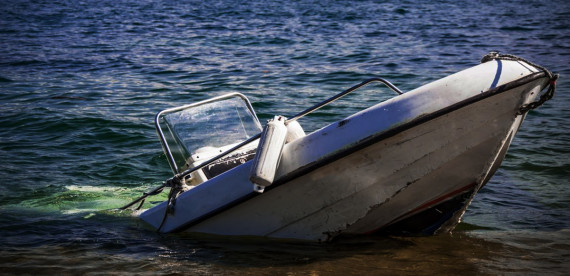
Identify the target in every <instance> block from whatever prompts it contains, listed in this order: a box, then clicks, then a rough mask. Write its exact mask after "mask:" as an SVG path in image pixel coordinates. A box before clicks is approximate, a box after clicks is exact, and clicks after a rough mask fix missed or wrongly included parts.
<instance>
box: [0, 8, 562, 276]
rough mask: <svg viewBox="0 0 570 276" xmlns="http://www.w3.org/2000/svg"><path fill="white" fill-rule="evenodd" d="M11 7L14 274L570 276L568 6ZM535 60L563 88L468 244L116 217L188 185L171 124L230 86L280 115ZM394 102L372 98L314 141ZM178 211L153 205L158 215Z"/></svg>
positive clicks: (446, 238)
mask: <svg viewBox="0 0 570 276" xmlns="http://www.w3.org/2000/svg"><path fill="white" fill-rule="evenodd" d="M426 2H427V1H404V2H400V1H298V2H289V1H248V2H246V3H240V2H238V1H230V0H221V1H203V2H201V1H162V2H159V1H101V0H98V1H92V0H84V1H22V0H13V1H4V2H3V3H2V5H0V114H1V115H0V274H21V273H29V274H62V273H63V274H88V273H102V274H109V273H119V274H125V273H133V274H145V273H148V274H163V273H164V274H172V273H185V274H223V275H226V274H244V273H250V274H294V275H297V274H300V275H323V274H324V275H329V274H347V273H350V274H365V275H366V274H368V275H370V274H436V273H446V274H457V273H470V274H471V273H472V274H509V273H516V274H526V273H531V274H544V273H547V272H548V273H554V274H564V273H566V271H567V269H568V268H569V265H568V261H569V260H570V188H569V187H570V186H569V184H570V180H569V178H570V177H569V176H570V126H569V125H568V122H569V120H570V108H569V106H570V96H569V94H570V83H569V82H568V81H567V76H570V68H569V65H570V31H569V30H570V4H569V2H567V1H563V0H555V1H549V2H542V1H508V2H506V3H503V2H502V1H479V2H470V1H465V2H461V1H440V2H438V3H426ZM492 50H499V51H501V52H505V53H511V54H516V55H520V56H522V57H525V58H527V59H530V60H532V61H534V62H536V63H539V64H541V65H543V66H545V67H547V68H549V69H550V70H552V71H555V72H558V73H560V74H561V79H560V80H559V82H558V93H557V95H556V96H555V98H554V99H553V100H551V101H549V102H547V103H546V104H545V105H544V106H542V107H540V108H539V109H537V110H535V111H531V112H530V113H529V115H528V117H527V119H526V121H525V123H524V125H523V128H522V129H521V130H520V132H519V133H518V135H517V137H516V138H515V140H514V142H513V145H512V146H511V148H510V150H509V153H508V155H507V158H506V160H505V161H504V162H503V165H502V167H501V168H500V169H499V171H498V172H497V174H496V175H495V177H494V178H493V179H492V180H491V181H490V183H489V184H488V185H487V186H486V187H485V188H484V189H483V190H482V191H481V192H480V193H479V194H478V195H477V196H476V197H475V200H474V202H473V204H472V205H471V207H470V208H469V209H468V211H467V213H466V214H465V216H464V220H463V223H461V224H460V225H459V227H458V228H457V229H456V230H455V231H454V233H453V234H452V235H443V236H436V237H363V238H356V239H350V240H344V241H338V242H336V243H332V244H326V245H322V244H304V243H283V242H275V241H267V240H257V239H251V240H250V239H245V240H244V239H232V238H222V237H210V236H198V235H188V234H176V235H158V234H156V233H154V232H153V231H152V229H150V228H148V227H147V226H146V225H144V224H143V223H142V222H141V221H139V219H137V218H136V216H135V214H133V213H131V212H117V211H112V210H111V209H113V208H116V207H119V206H121V205H122V204H125V203H127V202H129V201H130V200H131V199H133V198H134V197H136V196H138V195H140V193H141V192H143V191H146V190H148V189H150V188H152V187H154V186H157V185H159V183H160V182H161V181H163V180H164V179H166V178H168V177H169V176H170V170H169V168H168V164H167V162H166V158H165V156H164V154H162V150H161V147H160V144H159V142H158V140H157V138H156V135H155V133H154V129H153V127H152V122H153V118H154V115H155V114H156V112H158V111H160V110H162V109H164V108H167V107H172V106H176V105H181V104H186V103H191V102H194V101H198V100H202V99H205V98H209V97H212V96H216V95H220V94H223V93H227V92H232V91H237V92H241V93H244V94H245V95H247V96H248V97H249V98H250V100H251V101H252V102H253V104H254V108H255V109H256V111H257V112H258V115H259V116H260V118H261V119H262V121H263V120H265V119H268V118H270V116H272V115H274V114H283V115H292V114H296V113H297V112H299V111H301V110H304V109H305V108H307V107H308V106H310V105H311V104H314V103H317V102H319V101H321V100H323V99H325V98H327V97H328V96H331V95H333V94H335V93H337V92H340V91H342V90H343V89H346V88H348V87H350V86H352V85H354V84H357V83H359V82H360V81H362V80H364V79H367V78H370V77H374V76H381V77H384V78H387V79H389V80H391V81H392V82H393V83H394V84H396V85H397V86H399V87H400V88H401V89H402V90H404V91H406V90H411V89H413V88H415V87H418V86H420V85H422V84H425V83H427V82H429V81H432V80H435V79H438V78H441V77H444V76H446V75H448V74H451V73H454V72H456V71H459V70H462V69H465V68H467V67H470V66H473V65H476V64H478V61H479V59H480V58H481V57H482V56H483V55H485V54H486V53H487V52H489V51H492ZM390 96H391V95H390V94H389V93H388V92H386V94H377V93H372V92H371V91H365V92H364V93H360V94H358V95H356V94H355V95H351V96H349V97H348V98H347V100H345V101H342V102H339V103H337V104H335V105H333V106H331V107H328V108H325V109H322V110H319V111H318V112H316V113H314V114H312V115H311V116H308V117H306V118H304V119H302V121H301V124H302V125H303V126H304V127H305V129H307V130H314V129H317V128H319V127H321V126H323V125H324V124H325V123H326V122H332V121H334V120H336V119H340V118H343V117H344V116H347V115H349V114H351V113H353V112H355V111H357V110H360V109H361V108H363V107H367V106H370V105H372V104H373V103H376V102H378V101H382V100H384V99H387V98H388V97H390ZM163 199H164V196H159V197H157V198H153V199H151V202H150V203H147V206H150V205H151V204H152V203H153V202H154V203H156V202H158V201H161V200H163Z"/></svg>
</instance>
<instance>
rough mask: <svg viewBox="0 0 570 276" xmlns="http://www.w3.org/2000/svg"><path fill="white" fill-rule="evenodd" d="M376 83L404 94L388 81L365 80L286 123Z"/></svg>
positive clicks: (377, 79)
mask: <svg viewBox="0 0 570 276" xmlns="http://www.w3.org/2000/svg"><path fill="white" fill-rule="evenodd" d="M376 81H377V82H381V83H383V84H385V85H386V86H388V88H390V89H392V91H394V92H396V93H397V94H398V95H402V94H404V92H402V90H400V89H398V88H397V87H396V86H394V85H393V84H392V83H390V82H389V81H387V80H385V79H383V78H372V79H368V80H365V81H363V82H361V83H359V84H357V85H355V86H353V87H351V88H349V89H346V90H344V91H342V92H341V93H338V94H336V95H334V96H332V97H330V98H329V99H327V100H325V101H322V102H320V103H318V104H316V105H314V106H312V107H309V108H307V109H306V110H304V111H302V112H300V113H299V114H297V115H295V116H293V117H291V118H290V119H287V123H288V122H291V121H296V120H298V119H300V118H302V117H304V116H305V115H307V114H309V113H311V112H313V111H315V110H317V109H319V108H321V107H323V106H325V105H327V104H330V103H332V102H334V101H336V100H338V99H340V98H342V97H344V96H346V95H347V94H348V93H351V92H354V90H356V89H358V88H361V87H363V86H365V85H367V84H369V83H372V82H376Z"/></svg>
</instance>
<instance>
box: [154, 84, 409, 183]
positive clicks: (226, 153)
mask: <svg viewBox="0 0 570 276" xmlns="http://www.w3.org/2000/svg"><path fill="white" fill-rule="evenodd" d="M372 82H380V83H383V84H384V85H386V86H387V87H388V88H390V89H391V90H392V91H394V92H396V93H397V94H398V95H402V94H404V93H403V92H402V91H401V90H400V89H398V88H397V87H396V86H394V85H393V84H392V83H390V82H389V81H387V80H385V79H383V78H372V79H368V80H365V81H363V82H361V83H359V84H357V85H355V86H353V87H351V88H348V89H346V90H344V91H343V92H341V93H338V94H336V95H334V96H333V97H330V98H329V99H327V100H325V101H322V102H320V103H318V104H316V105H314V106H312V107H310V108H308V109H306V110H303V111H302V112H300V113H298V114H297V115H295V116H293V117H291V118H290V119H288V120H287V121H286V123H289V122H292V121H296V120H298V119H300V118H302V117H304V116H306V115H307V114H310V113H311V112H313V111H315V110H318V109H319V108H322V107H323V106H325V105H328V104H330V103H332V102H334V101H336V100H338V99H340V98H342V97H344V96H346V95H347V94H349V93H351V92H354V91H355V90H357V89H359V88H361V87H363V86H365V85H367V84H370V83H372ZM236 94H238V95H239V96H240V97H243V98H245V96H243V95H242V94H240V93H232V94H228V95H224V96H220V97H216V98H212V99H210V100H206V101H202V102H199V103H196V104H190V105H187V106H185V107H184V106H183V107H179V108H172V109H167V110H165V111H162V112H160V113H158V115H157V117H156V118H157V121H156V124H157V129H159V130H160V126H159V125H158V117H159V115H160V114H162V113H164V112H167V111H169V110H181V109H184V108H188V107H192V106H196V105H199V104H204V103H207V102H210V101H216V100H220V99H223V98H224V97H225V96H228V97H229V95H234V96H235V95H236ZM245 100H246V102H247V103H248V107H251V104H250V103H249V100H247V98H245ZM250 110H251V111H252V112H253V108H250ZM253 114H254V115H255V113H253ZM255 118H256V119H257V116H255ZM159 135H160V136H161V142H162V143H163V146H164V145H165V144H166V141H165V140H164V136H163V134H162V130H160V134H159ZM260 136H261V133H258V134H256V135H254V136H252V137H250V138H249V139H247V140H245V141H243V142H241V143H239V144H237V145H236V146H234V147H232V148H230V149H228V150H226V151H224V152H222V153H220V154H218V155H216V156H214V157H212V158H210V159H208V160H206V161H205V162H203V163H201V164H200V165H198V166H196V167H193V168H190V169H187V170H185V171H183V172H181V173H178V174H176V173H175V176H174V177H177V178H179V179H182V178H184V177H186V176H187V175H189V174H190V173H192V172H194V171H197V170H199V169H201V168H203V167H204V166H206V165H208V164H210V163H212V162H214V161H216V160H218V159H220V158H222V157H224V156H226V155H228V154H230V153H232V152H233V151H235V150H237V149H239V148H241V147H243V146H245V145H247V144H249V143H251V142H253V141H255V140H257V139H258V138H259V137H260ZM166 148H168V145H166ZM169 155H170V156H169V157H172V153H170V152H169ZM169 161H170V162H172V163H174V159H172V160H169ZM171 166H172V164H171ZM174 166H176V164H174Z"/></svg>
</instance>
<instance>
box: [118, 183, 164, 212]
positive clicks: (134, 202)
mask: <svg viewBox="0 0 570 276" xmlns="http://www.w3.org/2000/svg"><path fill="white" fill-rule="evenodd" d="M166 184H167V182H164V183H162V185H160V186H159V187H156V188H154V189H153V190H151V191H149V192H145V193H143V195H142V196H140V197H139V198H137V199H135V200H133V201H131V203H129V204H127V205H125V206H123V207H121V208H119V210H125V209H127V208H129V207H131V206H133V205H135V204H136V203H137V202H139V201H142V202H141V204H139V206H138V207H137V208H136V210H139V209H140V208H141V207H142V205H143V204H144V201H145V199H146V198H147V197H148V196H152V195H157V194H160V193H162V191H163V190H164V187H166Z"/></svg>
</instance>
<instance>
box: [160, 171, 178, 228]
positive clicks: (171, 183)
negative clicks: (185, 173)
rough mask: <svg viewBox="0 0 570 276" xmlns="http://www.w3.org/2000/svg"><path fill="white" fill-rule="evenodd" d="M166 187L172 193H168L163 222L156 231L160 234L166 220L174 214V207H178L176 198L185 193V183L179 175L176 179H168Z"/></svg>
mask: <svg viewBox="0 0 570 276" xmlns="http://www.w3.org/2000/svg"><path fill="white" fill-rule="evenodd" d="M166 186H168V187H170V192H169V193H168V203H167V205H166V208H164V215H163V216H162V221H161V222H160V225H159V226H158V228H157V229H156V232H159V233H160V229H162V226H164V223H165V222H166V218H167V217H168V214H174V207H175V206H176V198H178V196H179V195H180V194H181V193H183V192H184V181H182V179H181V178H180V177H179V175H178V174H177V175H175V176H174V177H172V178H170V179H168V180H167V181H166Z"/></svg>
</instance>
